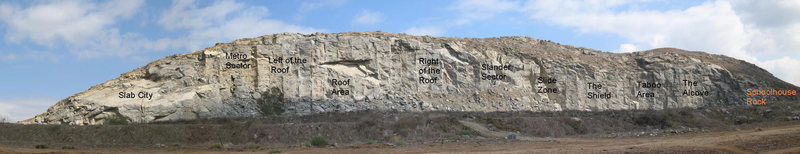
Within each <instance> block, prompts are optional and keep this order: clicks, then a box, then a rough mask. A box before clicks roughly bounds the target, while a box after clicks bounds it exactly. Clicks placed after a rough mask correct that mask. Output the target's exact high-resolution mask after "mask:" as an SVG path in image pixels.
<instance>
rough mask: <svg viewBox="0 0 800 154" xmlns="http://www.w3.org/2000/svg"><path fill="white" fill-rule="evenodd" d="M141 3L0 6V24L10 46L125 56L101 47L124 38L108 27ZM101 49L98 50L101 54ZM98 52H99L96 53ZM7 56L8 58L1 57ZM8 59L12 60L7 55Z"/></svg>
mask: <svg viewBox="0 0 800 154" xmlns="http://www.w3.org/2000/svg"><path fill="white" fill-rule="evenodd" d="M143 3H144V2H143V1H141V0H130V1H121V0H120V1H109V2H105V3H92V2H87V1H52V2H46V3H34V4H32V5H31V6H27V7H21V6H18V5H15V4H8V3H3V4H0V21H2V22H3V23H5V24H6V25H8V26H7V27H8V29H7V30H6V32H7V33H6V36H5V40H6V41H7V42H11V43H23V41H26V40H27V41H30V42H33V43H35V44H38V45H44V46H48V47H50V48H59V49H67V50H69V51H70V52H73V53H85V54H81V55H79V56H81V57H92V56H96V55H126V54H128V53H126V52H124V51H130V50H119V51H115V50H111V49H113V48H105V47H108V46H110V45H109V44H108V43H117V42H116V41H121V40H124V39H126V38H123V37H124V36H125V35H129V34H119V32H118V30H117V29H116V28H113V27H112V26H113V25H114V24H116V22H117V21H119V20H122V19H127V18H130V17H131V16H133V15H134V14H135V13H136V12H138V9H139V8H140V7H141V6H142V5H143ZM101 50H102V51H101ZM97 51H100V52H97ZM5 56H6V57H9V56H10V55H5ZM10 57H14V56H13V55H11V56H10Z"/></svg>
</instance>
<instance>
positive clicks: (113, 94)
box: [21, 32, 798, 125]
mask: <svg viewBox="0 0 800 154" xmlns="http://www.w3.org/2000/svg"><path fill="white" fill-rule="evenodd" d="M748 88H752V89H776V90H797V89H798V87H796V86H794V85H791V84H788V83H786V82H783V81H781V80H779V79H776V78H775V77H773V76H772V75H771V74H770V73H769V72H767V71H765V70H763V69H761V68H758V67H756V66H755V65H752V64H749V63H746V62H744V61H741V60H736V59H733V58H729V57H725V56H721V55H710V54H706V53H702V52H691V51H683V50H679V49H671V48H662V49H654V50H650V51H643V52H635V53H607V52H600V51H596V50H592V49H586V48H580V47H574V46H569V45H560V44H558V43H554V42H550V41H545V40H537V39H532V38H528V37H500V38H483V39H474V38H444V37H430V36H411V35H405V34H392V33H383V32H353V33H334V34H328V33H315V34H310V35H303V34H290V33H284V34H275V35H266V36H261V37H257V38H248V39H240V40H236V41H234V42H231V43H221V44H217V45H216V46H214V47H210V48H207V49H203V50H200V51H196V52H192V53H188V54H182V55H174V56H169V57H166V58H164V59H160V60H157V61H154V62H152V63H150V64H148V65H146V66H144V67H141V68H137V69H135V70H133V71H131V72H129V73H125V74H122V75H121V76H120V77H118V78H115V79H112V80H109V81H107V82H105V83H102V84H99V85H96V86H94V87H91V88H89V89H88V90H86V91H84V92H81V93H78V94H75V95H73V96H70V97H68V98H66V99H64V100H61V101H59V102H58V103H57V104H55V105H54V106H52V107H51V108H50V109H48V111H47V112H45V113H42V114H40V115H38V116H36V117H34V118H31V119H29V120H26V121H22V122H21V123H45V124H76V125H92V124H102V123H104V122H106V121H107V120H108V119H110V118H112V117H120V116H122V117H125V118H127V119H128V120H129V121H131V122H138V123H147V122H158V121H175V120H191V119H197V118H211V117H251V116H263V115H272V114H313V113H320V112H347V111H357V110H378V111H392V110H395V111H409V112H419V111H478V112H491V111H561V110H584V111H602V110H625V109H665V108H680V107H690V108H694V107H700V106H719V105H746V100H747V99H748V98H752V99H764V100H766V101H767V103H769V101H776V100H798V97H797V96H748V95H745V92H746V89H748Z"/></svg>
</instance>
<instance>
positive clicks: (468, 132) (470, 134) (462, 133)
mask: <svg viewBox="0 0 800 154" xmlns="http://www.w3.org/2000/svg"><path fill="white" fill-rule="evenodd" d="M472 134H473V132H472V130H462V131H461V133H459V135H467V136H472Z"/></svg>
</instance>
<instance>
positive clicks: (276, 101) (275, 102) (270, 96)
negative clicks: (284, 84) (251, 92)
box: [257, 87, 286, 116]
mask: <svg viewBox="0 0 800 154" xmlns="http://www.w3.org/2000/svg"><path fill="white" fill-rule="evenodd" d="M257 102H258V105H259V108H260V109H261V113H263V114H264V115H265V116H270V115H280V114H282V113H283V112H284V111H285V110H286V109H285V104H284V99H283V90H281V89H280V88H278V87H272V88H270V90H268V91H266V92H263V93H261V99H258V101H257Z"/></svg>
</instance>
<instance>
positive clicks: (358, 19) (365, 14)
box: [352, 10, 383, 26]
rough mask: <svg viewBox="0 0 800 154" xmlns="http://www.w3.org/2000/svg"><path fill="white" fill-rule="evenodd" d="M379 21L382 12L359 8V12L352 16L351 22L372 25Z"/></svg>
mask: <svg viewBox="0 0 800 154" xmlns="http://www.w3.org/2000/svg"><path fill="white" fill-rule="evenodd" d="M381 21H383V13H380V12H374V11H369V10H361V12H360V13H358V14H357V15H356V16H355V17H354V18H353V21H352V23H353V24H354V25H362V26H372V25H376V24H378V23H379V22H381Z"/></svg>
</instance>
